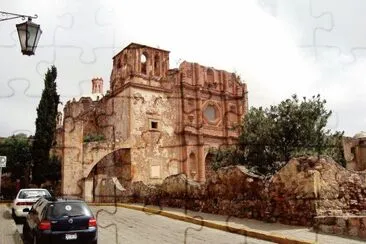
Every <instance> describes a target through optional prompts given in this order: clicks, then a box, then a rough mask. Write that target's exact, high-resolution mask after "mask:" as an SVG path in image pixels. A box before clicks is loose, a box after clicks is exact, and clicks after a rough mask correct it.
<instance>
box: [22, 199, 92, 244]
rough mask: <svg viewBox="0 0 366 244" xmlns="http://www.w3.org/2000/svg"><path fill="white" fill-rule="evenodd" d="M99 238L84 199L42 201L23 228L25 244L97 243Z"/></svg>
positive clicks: (34, 206) (38, 203)
mask: <svg viewBox="0 0 366 244" xmlns="http://www.w3.org/2000/svg"><path fill="white" fill-rule="evenodd" d="M97 238H98V228H97V221H96V219H95V218H94V216H93V213H92V211H91V210H90V209H89V207H88V205H87V204H86V203H85V202H84V201H81V200H66V199H46V198H40V199H39V200H38V201H37V202H36V203H35V204H34V205H33V206H32V208H31V210H30V211H29V214H28V215H27V217H26V220H25V223H24V225H23V239H24V242H25V243H41V244H43V243H44V244H46V243H47V244H55V243H70V244H71V243H92V244H96V243H97Z"/></svg>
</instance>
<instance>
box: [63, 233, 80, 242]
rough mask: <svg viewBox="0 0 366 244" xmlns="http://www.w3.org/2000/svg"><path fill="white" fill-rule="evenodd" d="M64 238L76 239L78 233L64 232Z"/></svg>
mask: <svg viewBox="0 0 366 244" xmlns="http://www.w3.org/2000/svg"><path fill="white" fill-rule="evenodd" d="M65 239H66V240H76V239H78V235H77V234H76V233H75V234H66V235H65Z"/></svg>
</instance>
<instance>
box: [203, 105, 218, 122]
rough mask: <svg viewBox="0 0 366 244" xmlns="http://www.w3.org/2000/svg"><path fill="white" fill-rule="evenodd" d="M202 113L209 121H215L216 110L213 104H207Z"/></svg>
mask: <svg viewBox="0 0 366 244" xmlns="http://www.w3.org/2000/svg"><path fill="white" fill-rule="evenodd" d="M204 115H205V117H206V119H207V120H209V121H215V120H216V118H217V111H216V108H215V106H213V105H208V106H207V107H206V109H205V111H204Z"/></svg>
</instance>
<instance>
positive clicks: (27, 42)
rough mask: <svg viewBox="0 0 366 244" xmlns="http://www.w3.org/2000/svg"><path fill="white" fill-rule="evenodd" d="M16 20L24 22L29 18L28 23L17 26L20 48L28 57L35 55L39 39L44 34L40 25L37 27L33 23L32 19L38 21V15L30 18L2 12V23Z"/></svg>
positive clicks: (0, 17)
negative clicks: (19, 19)
mask: <svg viewBox="0 0 366 244" xmlns="http://www.w3.org/2000/svg"><path fill="white" fill-rule="evenodd" d="M16 18H21V19H22V20H24V19H25V18H28V20H27V21H26V22H24V23H21V24H17V25H16V28H17V31H18V36H19V41H20V47H21V51H22V53H23V55H28V56H31V55H34V52H35V50H36V48H37V45H38V41H39V38H40V36H41V34H42V30H41V28H40V25H37V24H35V23H33V22H32V19H36V18H38V16H37V15H34V16H28V15H23V14H15V13H9V12H3V11H0V22H1V21H5V20H11V19H16Z"/></svg>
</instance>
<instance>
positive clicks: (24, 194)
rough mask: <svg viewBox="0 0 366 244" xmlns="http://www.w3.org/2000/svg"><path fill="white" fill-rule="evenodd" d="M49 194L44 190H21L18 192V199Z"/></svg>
mask: <svg viewBox="0 0 366 244" xmlns="http://www.w3.org/2000/svg"><path fill="white" fill-rule="evenodd" d="M49 196H50V194H49V193H48V192H47V191H45V190H23V191H21V192H20V194H19V197H18V198H19V199H29V198H39V197H49Z"/></svg>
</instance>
